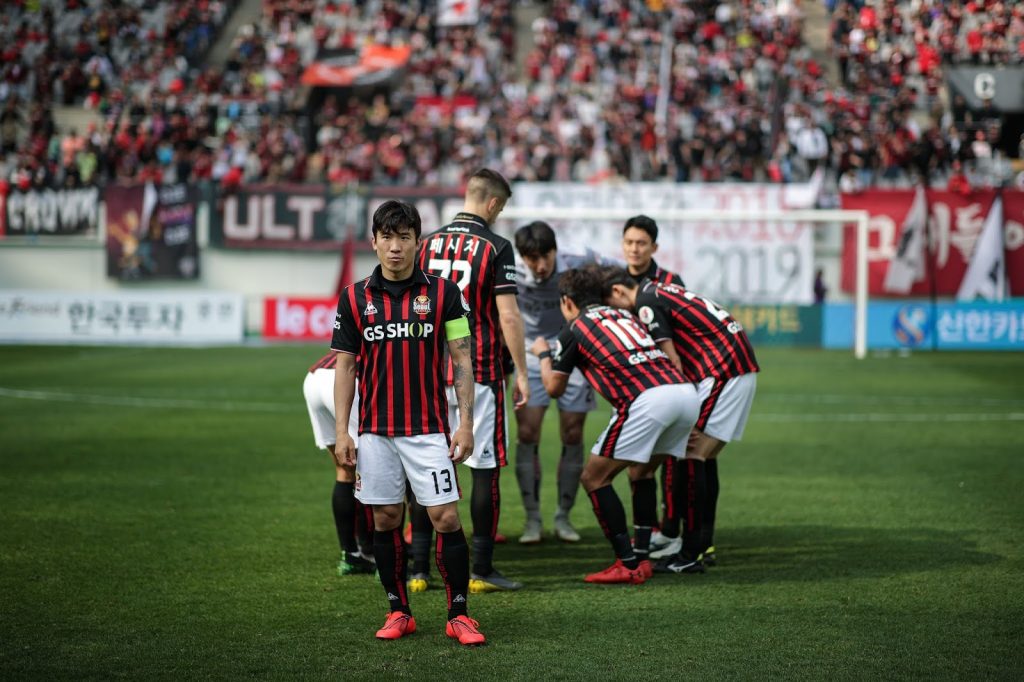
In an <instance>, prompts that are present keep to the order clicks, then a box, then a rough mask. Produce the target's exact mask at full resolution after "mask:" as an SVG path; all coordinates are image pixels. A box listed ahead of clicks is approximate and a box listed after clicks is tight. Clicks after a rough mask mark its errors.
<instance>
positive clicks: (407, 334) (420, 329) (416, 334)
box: [363, 322, 434, 341]
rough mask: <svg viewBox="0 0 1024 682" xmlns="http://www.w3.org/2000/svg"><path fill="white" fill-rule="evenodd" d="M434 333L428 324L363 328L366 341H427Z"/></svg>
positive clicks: (400, 323) (393, 323)
mask: <svg viewBox="0 0 1024 682" xmlns="http://www.w3.org/2000/svg"><path fill="white" fill-rule="evenodd" d="M433 333H434V325H432V324H430V323H428V322H388V323H387V324H375V325H372V326H369V327H364V328H363V338H364V339H366V340H367V341H383V340H384V339H427V338H430V335H431V334H433Z"/></svg>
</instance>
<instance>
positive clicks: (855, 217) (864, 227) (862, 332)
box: [500, 198, 869, 359]
mask: <svg viewBox="0 0 1024 682" xmlns="http://www.w3.org/2000/svg"><path fill="white" fill-rule="evenodd" d="M513 201H514V198H513ZM638 210H639V209H635V208H632V209H629V208H626V209H624V208H592V209H588V208H582V207H579V208H558V207H547V208H544V207H539V206H508V207H507V208H505V210H504V211H502V213H501V218H500V219H501V220H512V221H517V222H521V221H525V220H550V221H556V220H574V219H575V220H609V221H620V222H621V221H625V220H627V219H628V218H630V217H632V216H634V215H636V214H637V212H638ZM650 215H651V217H652V218H654V219H655V220H657V221H659V222H661V221H665V222H666V223H668V222H698V221H705V222H771V223H810V224H812V225H815V226H817V225H822V224H828V225H834V224H842V225H846V224H851V223H852V224H854V225H856V226H857V260H856V263H857V268H856V288H855V294H854V310H855V312H854V343H853V353H854V356H855V357H856V358H857V359H863V358H864V357H866V356H867V340H868V221H869V214H868V212H867V211H843V210H828V209H820V210H819V209H795V210H779V211H758V212H756V213H754V212H750V211H718V210H707V209H691V210H686V209H683V210H663V211H650Z"/></svg>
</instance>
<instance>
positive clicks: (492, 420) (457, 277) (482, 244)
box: [419, 168, 530, 592]
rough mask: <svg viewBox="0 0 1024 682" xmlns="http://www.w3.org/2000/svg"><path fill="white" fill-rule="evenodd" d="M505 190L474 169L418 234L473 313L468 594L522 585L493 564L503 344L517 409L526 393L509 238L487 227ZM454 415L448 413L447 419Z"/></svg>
mask: <svg viewBox="0 0 1024 682" xmlns="http://www.w3.org/2000/svg"><path fill="white" fill-rule="evenodd" d="M510 196H512V189H511V188H510V187H509V185H508V182H507V181H506V180H505V178H503V177H502V176H501V175H500V174H499V173H496V172H495V171H492V170H489V169H486V168H485V169H482V170H479V171H477V172H476V173H474V174H473V175H472V176H470V178H469V181H468V182H467V184H466V197H465V204H464V206H463V210H462V212H461V213H459V214H458V215H456V216H455V220H454V222H452V223H451V224H450V225H446V226H445V227H442V228H441V229H440V230H438V231H437V232H434V233H433V234H430V235H428V236H427V237H426V238H424V240H423V243H422V244H421V245H420V253H419V265H420V267H421V268H422V269H423V271H424V272H429V273H432V274H435V275H438V276H440V277H445V278H450V279H451V280H453V281H454V282H455V283H456V284H458V286H459V289H460V290H462V292H463V294H465V296H466V299H467V300H468V301H469V307H470V310H471V311H472V313H471V315H470V323H471V327H472V329H473V349H472V350H473V370H474V373H475V381H476V387H475V392H476V405H475V409H476V428H475V431H474V433H473V435H474V438H475V441H476V450H475V451H474V452H473V455H472V456H471V457H469V458H468V459H467V460H466V462H465V464H466V465H467V466H469V467H470V468H471V469H472V470H473V492H472V495H471V498H470V513H471V514H472V517H473V575H472V576H470V583H469V587H470V590H471V591H473V592H490V591H494V590H517V589H519V588H520V587H522V584H520V583H518V582H515V581H512V580H509V579H508V578H506V577H505V576H503V575H502V574H501V572H500V571H497V570H495V568H494V563H493V557H494V538H495V536H496V534H497V532H498V518H499V516H500V512H501V495H500V489H499V486H498V479H499V475H500V473H501V467H503V466H505V465H506V464H508V455H507V451H508V434H507V422H508V420H507V416H506V414H505V376H504V372H503V362H502V352H503V347H507V348H508V351H509V352H510V353H511V356H512V363H513V365H514V367H515V390H514V391H513V398H514V400H515V407H516V409H519V408H520V407H522V406H523V405H525V404H526V401H527V399H528V398H529V396H530V389H529V384H528V382H527V373H526V372H527V370H526V350H525V344H524V341H523V319H522V316H521V315H520V313H519V304H518V303H517V300H516V295H517V294H518V287H517V285H516V265H515V255H514V253H513V251H512V244H511V243H509V241H508V240H507V239H505V238H504V237H501V236H499V235H497V234H495V233H494V232H492V231H491V229H490V224H491V223H493V222H494V220H495V219H496V218H497V217H498V214H500V213H501V211H502V209H503V208H504V207H505V202H507V201H508V199H509V197H510ZM458 417H459V415H452V422H453V423H455V421H456V420H457V419H458Z"/></svg>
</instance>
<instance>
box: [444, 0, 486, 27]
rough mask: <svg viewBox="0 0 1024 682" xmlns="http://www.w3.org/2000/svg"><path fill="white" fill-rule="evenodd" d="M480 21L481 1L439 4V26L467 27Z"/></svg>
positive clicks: (446, 1)
mask: <svg viewBox="0 0 1024 682" xmlns="http://www.w3.org/2000/svg"><path fill="white" fill-rule="evenodd" d="M479 19H480V0H441V1H440V2H439V3H437V25H438V26H465V25H470V24H475V23H477V21H479Z"/></svg>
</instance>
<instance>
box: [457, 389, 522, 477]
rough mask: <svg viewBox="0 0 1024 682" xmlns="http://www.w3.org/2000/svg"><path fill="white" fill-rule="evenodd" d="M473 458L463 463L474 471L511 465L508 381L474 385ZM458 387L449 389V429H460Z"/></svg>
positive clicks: (468, 458)
mask: <svg viewBox="0 0 1024 682" xmlns="http://www.w3.org/2000/svg"><path fill="white" fill-rule="evenodd" d="M473 389H474V395H475V397H476V399H475V400H474V404H473V454H472V455H471V456H470V457H467V458H466V459H465V460H463V461H462V463H463V464H465V465H466V466H468V467H469V468H471V469H493V468H495V467H503V466H505V465H507V464H508V415H507V414H506V412H505V381H504V380H503V379H499V380H497V381H492V382H490V383H486V384H473ZM458 404H459V403H458V398H457V397H456V395H455V387H454V386H449V387H448V425H449V426H450V427H451V430H452V433H454V432H455V430H456V429H457V428H458V427H459V410H458Z"/></svg>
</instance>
